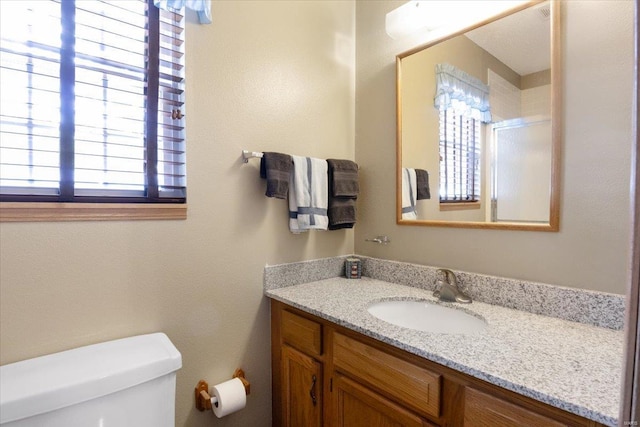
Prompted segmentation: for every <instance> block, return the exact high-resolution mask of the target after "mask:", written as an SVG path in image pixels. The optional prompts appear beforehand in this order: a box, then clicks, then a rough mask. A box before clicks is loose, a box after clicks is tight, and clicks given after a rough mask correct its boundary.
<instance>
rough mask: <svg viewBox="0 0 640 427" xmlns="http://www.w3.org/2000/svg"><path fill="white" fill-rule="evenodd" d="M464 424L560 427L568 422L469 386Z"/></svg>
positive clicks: (471, 426) (508, 426)
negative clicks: (561, 421)
mask: <svg viewBox="0 0 640 427" xmlns="http://www.w3.org/2000/svg"><path fill="white" fill-rule="evenodd" d="M464 395H465V397H464V425H465V427H473V426H492V427H511V426H516V425H517V426H522V427H560V426H565V425H566V424H563V423H560V422H558V421H556V420H553V419H551V418H548V417H546V416H544V415H540V414H537V413H535V412H531V411H529V410H528V409H525V408H522V407H520V406H518V405H514V404H513V403H509V402H507V401H505V400H502V399H499V398H497V397H494V396H491V395H488V394H486V393H483V392H481V391H478V390H476V389H473V388H469V387H467V388H466V389H465V392H464Z"/></svg>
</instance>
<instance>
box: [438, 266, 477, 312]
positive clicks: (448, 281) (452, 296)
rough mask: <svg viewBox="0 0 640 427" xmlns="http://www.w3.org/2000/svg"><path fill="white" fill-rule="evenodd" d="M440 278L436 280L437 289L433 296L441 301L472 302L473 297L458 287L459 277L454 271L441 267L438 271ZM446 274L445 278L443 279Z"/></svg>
mask: <svg viewBox="0 0 640 427" xmlns="http://www.w3.org/2000/svg"><path fill="white" fill-rule="evenodd" d="M437 274H438V280H437V281H436V290H435V291H433V296H434V297H436V298H438V299H439V300H440V301H447V302H459V303H463V304H468V303H470V302H471V298H470V297H469V296H468V295H466V294H465V293H463V292H462V291H461V290H460V289H458V279H456V275H455V274H453V271H451V270H447V269H445V268H441V269H439V270H438V271H437ZM442 276H444V280H442Z"/></svg>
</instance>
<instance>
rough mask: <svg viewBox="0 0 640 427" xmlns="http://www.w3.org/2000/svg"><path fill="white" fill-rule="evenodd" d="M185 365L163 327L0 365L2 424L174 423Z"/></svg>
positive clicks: (114, 426) (125, 426)
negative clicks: (179, 372) (178, 381)
mask: <svg viewBox="0 0 640 427" xmlns="http://www.w3.org/2000/svg"><path fill="white" fill-rule="evenodd" d="M181 367H182V356H181V355H180V352H178V350H177V349H176V348H175V347H174V345H173V344H172V343H171V341H170V340H169V338H168V337H167V336H166V335H165V334H163V333H156V334H149V335H140V336H136V337H131V338H124V339H119V340H115V341H109V342H104V343H100V344H94V345H90V346H86V347H80V348H76V349H73V350H68V351H63V352H61V353H55V354H50V355H47V356H42V357H37V358H35V359H29V360H23V361H21V362H16V363H11V364H9V365H4V366H0V426H2V427H94V426H95V427H169V426H171V427H173V426H174V425H175V390H176V371H177V370H178V369H180V368H181Z"/></svg>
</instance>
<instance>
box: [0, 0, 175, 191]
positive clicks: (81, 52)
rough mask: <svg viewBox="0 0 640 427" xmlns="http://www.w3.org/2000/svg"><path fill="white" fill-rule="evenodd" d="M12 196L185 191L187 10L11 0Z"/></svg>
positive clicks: (3, 56) (1, 11)
mask: <svg viewBox="0 0 640 427" xmlns="http://www.w3.org/2000/svg"><path fill="white" fill-rule="evenodd" d="M0 20H1V21H0V35H1V37H0V81H1V82H2V91H0V100H1V110H0V194H1V197H2V200H3V201H63V202H75V201H82V202H88V201H89V202H90V201H95V202H102V201H106V202H174V203H175V202H178V203H179V202H184V201H185V199H186V178H185V175H186V174H185V149H184V145H185V137H184V125H183V122H184V119H183V118H182V109H183V105H184V82H183V80H184V63H183V61H184V17H183V16H181V15H180V14H179V13H173V12H167V11H161V10H159V9H157V8H156V7H155V6H153V2H152V1H147V0H116V1H97V0H92V1H86V0H82V1H81V0H77V1H74V0H64V1H60V0H57V1H55V0H36V1H26V0H19V1H13V0H9V1H6V0H2V1H0Z"/></svg>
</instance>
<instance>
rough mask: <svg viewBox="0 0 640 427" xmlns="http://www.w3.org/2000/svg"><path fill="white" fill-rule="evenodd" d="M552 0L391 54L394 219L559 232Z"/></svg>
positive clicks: (407, 222) (556, 28)
mask: <svg viewBox="0 0 640 427" xmlns="http://www.w3.org/2000/svg"><path fill="white" fill-rule="evenodd" d="M559 3H560V2H555V1H554V2H551V3H550V2H543V3H540V2H538V3H536V4H534V5H533V6H530V7H527V8H525V9H522V10H519V11H517V12H515V13H511V14H508V15H507V16H502V17H500V18H499V19H496V20H493V21H491V22H485V23H481V24H479V25H477V26H475V27H474V28H473V29H471V30H469V31H466V32H464V31H463V32H461V33H458V34H456V35H453V36H450V37H447V38H446V39H440V40H438V41H436V42H433V43H430V44H428V45H426V46H423V47H419V48H416V49H413V50H411V51H409V52H406V53H404V54H400V55H398V57H397V72H398V75H397V78H398V80H397V87H398V95H397V96H398V105H397V108H398V118H397V119H398V120H397V122H398V142H397V143H398V147H397V149H398V151H397V153H398V162H397V165H398V177H397V179H398V186H397V193H398V194H397V205H398V206H397V214H398V223H399V224H404V225H439V226H453V227H474V228H507V229H524V230H544V231H557V230H558V216H559V212H558V211H559V208H558V197H559V189H558V185H559V183H558V168H559V158H558V153H559V147H560V127H559V120H558V119H557V117H558V113H559V109H560V97H559V93H560V92H561V90H560V87H559V82H560V78H559V76H560V68H559V61H558V57H559V50H558V43H559V42H558V39H559V16H558V12H559V7H560V4H559Z"/></svg>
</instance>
